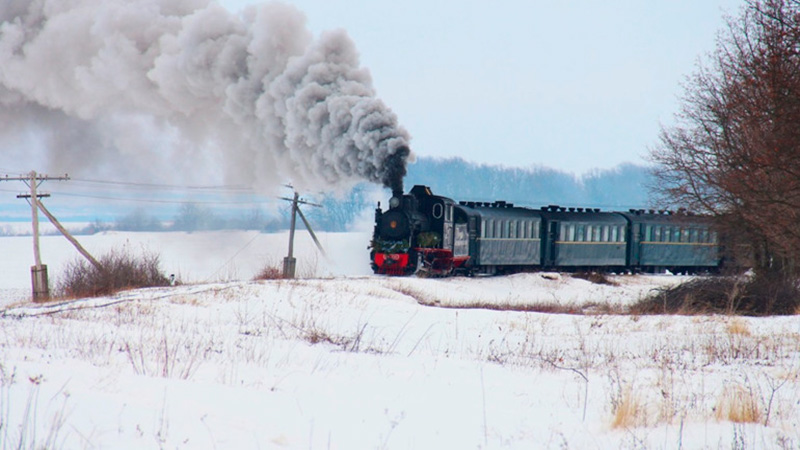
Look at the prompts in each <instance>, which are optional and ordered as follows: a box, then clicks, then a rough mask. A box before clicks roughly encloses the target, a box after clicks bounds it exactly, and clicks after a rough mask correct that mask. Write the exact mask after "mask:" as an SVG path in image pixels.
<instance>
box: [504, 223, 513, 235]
mask: <svg viewBox="0 0 800 450" xmlns="http://www.w3.org/2000/svg"><path fill="white" fill-rule="evenodd" d="M511 222H513V221H512V220H508V221H504V222H503V237H504V238H510V237H511Z"/></svg>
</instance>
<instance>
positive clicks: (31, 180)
mask: <svg viewBox="0 0 800 450" xmlns="http://www.w3.org/2000/svg"><path fill="white" fill-rule="evenodd" d="M48 180H54V181H68V180H69V176H67V175H64V176H63V177H50V176H47V175H40V174H37V173H36V171H34V170H32V171H31V172H30V173H29V174H28V175H27V176H19V177H9V176H8V175H6V176H5V178H0V181H22V182H23V183H25V184H26V185H28V187H29V188H30V190H31V193H30V196H28V195H24V194H23V195H18V196H17V198H26V199H29V203H30V204H31V224H32V226H33V261H34V265H33V267H31V284H32V287H33V301H35V302H41V301H45V300H48V299H49V298H50V287H49V283H48V280H47V266H46V265H44V264H42V258H41V255H40V253H39V198H40V197H49V196H50V194H37V192H36V189H37V188H38V187H39V185H40V184H42V183H43V182H45V181H48Z"/></svg>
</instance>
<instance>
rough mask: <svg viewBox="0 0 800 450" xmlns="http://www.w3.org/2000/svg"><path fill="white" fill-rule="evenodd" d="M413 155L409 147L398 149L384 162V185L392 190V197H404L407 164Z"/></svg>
mask: <svg viewBox="0 0 800 450" xmlns="http://www.w3.org/2000/svg"><path fill="white" fill-rule="evenodd" d="M410 154H411V149H409V148H408V146H407V145H403V146H400V147H398V148H397V149H396V150H395V151H394V152H393V153H392V154H391V155H390V156H389V157H388V158H387V159H386V161H385V162H384V165H383V167H384V174H383V177H382V180H383V184H384V185H385V186H386V187H388V188H389V189H391V190H392V195H393V196H395V197H397V198H400V197H402V196H403V178H405V176H406V163H407V162H408V157H409V155H410Z"/></svg>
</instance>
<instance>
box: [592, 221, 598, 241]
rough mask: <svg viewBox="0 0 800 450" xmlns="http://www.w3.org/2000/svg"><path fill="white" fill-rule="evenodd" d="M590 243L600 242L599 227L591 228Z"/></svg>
mask: <svg viewBox="0 0 800 450" xmlns="http://www.w3.org/2000/svg"><path fill="white" fill-rule="evenodd" d="M592 242H600V226H599V225H598V226H594V227H592Z"/></svg>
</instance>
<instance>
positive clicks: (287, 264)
mask: <svg viewBox="0 0 800 450" xmlns="http://www.w3.org/2000/svg"><path fill="white" fill-rule="evenodd" d="M286 187H288V188H291V189H294V188H293V187H292V186H286ZM280 199H281V200H286V201H289V202H292V219H291V225H290V228H289V255H288V256H287V257H286V258H283V277H284V278H294V275H295V269H296V268H297V259H296V258H295V257H294V229H295V225H296V224H297V215H298V214H299V215H300V219H302V220H303V224H305V226H306V229H307V230H308V233H309V234H311V239H313V240H314V244H316V246H317V248H318V249H319V251H320V252H322V255H323V256H325V250H324V249H323V248H322V244H320V243H319V240H318V239H317V236H316V235H315V234H314V230H312V229H311V225H310V224H309V223H308V220H306V216H304V215H303V211H300V206H299V205H301V204H302V205H311V206H316V207H318V208H322V205H318V204H316V203H311V202H308V201H305V200H302V199H300V194H298V193H297V191H294V197H293V198H286V197H280Z"/></svg>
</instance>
